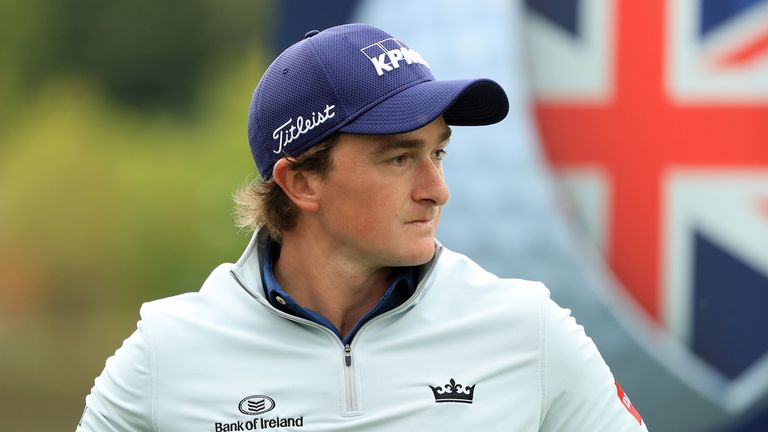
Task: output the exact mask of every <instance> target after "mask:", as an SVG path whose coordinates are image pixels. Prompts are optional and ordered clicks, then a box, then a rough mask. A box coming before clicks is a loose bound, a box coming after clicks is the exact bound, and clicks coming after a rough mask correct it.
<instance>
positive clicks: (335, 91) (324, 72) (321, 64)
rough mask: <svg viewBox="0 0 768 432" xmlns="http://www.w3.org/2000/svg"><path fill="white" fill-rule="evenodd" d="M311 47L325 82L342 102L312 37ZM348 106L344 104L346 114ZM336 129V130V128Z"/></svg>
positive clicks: (338, 100)
mask: <svg viewBox="0 0 768 432" xmlns="http://www.w3.org/2000/svg"><path fill="white" fill-rule="evenodd" d="M309 46H310V47H311V48H312V52H313V53H314V54H315V58H316V59H317V62H318V63H319V64H320V69H321V70H322V71H323V76H325V81H326V82H327V83H328V84H329V85H330V86H331V89H333V96H334V97H335V99H336V101H337V103H338V102H342V100H341V98H340V97H339V92H338V90H337V89H336V83H335V82H334V81H333V80H332V79H331V77H330V75H329V74H328V69H326V67H325V63H324V62H323V60H322V57H320V55H319V54H318V50H317V47H316V46H315V43H314V41H313V40H312V37H310V38H309ZM347 111H348V109H347V104H346V102H344V112H347ZM334 129H335V128H334Z"/></svg>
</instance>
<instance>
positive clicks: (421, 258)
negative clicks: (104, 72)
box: [403, 240, 435, 266]
mask: <svg viewBox="0 0 768 432" xmlns="http://www.w3.org/2000/svg"><path fill="white" fill-rule="evenodd" d="M433 256H435V243H434V240H433V241H432V242H430V244H429V246H428V247H421V248H419V249H418V250H414V251H413V254H411V255H410V256H408V257H406V258H405V261H407V263H405V264H403V265H405V266H419V265H422V264H426V263H428V262H429V260H431V259H432V257H433Z"/></svg>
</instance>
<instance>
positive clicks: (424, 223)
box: [406, 218, 435, 227]
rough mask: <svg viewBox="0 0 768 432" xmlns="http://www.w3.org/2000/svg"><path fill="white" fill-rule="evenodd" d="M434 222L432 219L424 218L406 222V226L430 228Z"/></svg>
mask: <svg viewBox="0 0 768 432" xmlns="http://www.w3.org/2000/svg"><path fill="white" fill-rule="evenodd" d="M434 222H435V219H434V218H424V219H414V220H410V221H408V222H406V224H407V225H413V226H423V227H427V226H432V225H433V224H434Z"/></svg>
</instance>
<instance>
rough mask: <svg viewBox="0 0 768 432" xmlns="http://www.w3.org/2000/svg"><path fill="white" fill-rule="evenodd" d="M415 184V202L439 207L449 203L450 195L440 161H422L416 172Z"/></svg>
mask: <svg viewBox="0 0 768 432" xmlns="http://www.w3.org/2000/svg"><path fill="white" fill-rule="evenodd" d="M414 183H415V185H414V190H413V199H414V200H416V201H428V202H431V203H432V205H436V206H438V207H439V206H442V205H444V204H445V203H446V202H448V197H449V196H450V193H449V192H448V185H447V184H445V175H444V173H443V165H442V163H441V162H440V161H439V160H433V159H428V160H424V161H422V163H420V164H419V168H418V169H417V170H416V179H415V182H414Z"/></svg>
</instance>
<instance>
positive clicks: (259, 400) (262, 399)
mask: <svg viewBox="0 0 768 432" xmlns="http://www.w3.org/2000/svg"><path fill="white" fill-rule="evenodd" d="M238 408H240V412H241V413H243V414H248V415H254V416H255V415H260V414H264V413H265V412H269V411H272V409H273V408H275V400H274V399H272V398H271V397H269V396H263V395H255V396H248V397H247V398H245V399H243V400H241V401H240V405H239V407H238Z"/></svg>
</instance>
